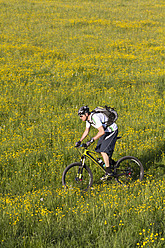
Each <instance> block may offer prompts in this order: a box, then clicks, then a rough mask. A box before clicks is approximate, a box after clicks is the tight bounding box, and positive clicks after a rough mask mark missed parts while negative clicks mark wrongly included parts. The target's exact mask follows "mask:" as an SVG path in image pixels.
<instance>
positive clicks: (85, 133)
mask: <svg viewBox="0 0 165 248" xmlns="http://www.w3.org/2000/svg"><path fill="white" fill-rule="evenodd" d="M89 130H90V128H88V127H86V129H85V131H84V133H83V135H82V137H81V139H80V141H81V142H82V141H83V140H84V139H85V138H86V136H87V135H88V133H89Z"/></svg>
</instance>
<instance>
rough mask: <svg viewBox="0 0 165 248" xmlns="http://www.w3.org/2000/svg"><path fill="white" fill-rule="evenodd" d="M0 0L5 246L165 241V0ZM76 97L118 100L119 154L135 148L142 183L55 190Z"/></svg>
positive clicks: (74, 123) (79, 128)
mask: <svg viewBox="0 0 165 248" xmlns="http://www.w3.org/2000/svg"><path fill="white" fill-rule="evenodd" d="M0 6H1V10H2V13H1V16H0V21H1V38H0V39H1V43H0V64H1V67H0V78H1V80H0V84H1V87H0V94H1V97H0V137H1V138H0V176H1V181H0V211H1V215H0V246H1V247H5V248H7V247H10V248H11V247H14V248H15V247H21V248H22V247H37V248H38V247H49V248H51V247H78V246H79V247H87V246H90V247H105V246H108V247H114V248H117V247H126V248H128V247H156V248H157V247H164V245H165V241H164V238H165V237H164V188H165V183H164V172H165V171H164V164H165V157H164V151H165V143H164V130H165V124H164V123H165V110H164V93H165V91H164V89H165V87H164V86H165V85H164V53H163V52H164V27H163V20H164V18H163V17H164V15H163V8H164V5H163V1H157V0H155V1H154V2H153V1H146V0H144V1H137V0H135V1H133V2H132V1H129V0H128V1H126V0H125V1H121V0H117V1H111V0H106V1H98V0H95V1H92V0H91V1H84V0H81V1H80V0H79V1H71V0H69V1H65V0H60V1H58V2H57V1H49V0H45V1H43V0H40V1H39V0H36V1H32V0H26V1H21V0H19V1H15V0H8V1H4V0H0ZM158 13H159V14H158ZM83 104H85V105H86V104H88V105H89V107H90V109H94V108H95V107H96V106H98V105H105V104H107V105H110V106H112V107H115V108H116V109H117V112H118V114H119V119H118V121H117V124H118V127H119V135H122V139H121V140H119V141H118V142H117V144H116V150H115V152H114V158H115V159H117V158H119V157H121V156H124V155H132V156H136V157H138V158H139V159H140V160H141V161H142V163H143V165H144V169H145V178H144V180H143V181H142V183H137V185H136V186H133V185H132V187H130V188H129V189H128V188H123V187H121V186H120V185H116V184H115V182H114V181H112V182H110V183H107V184H106V183H105V184H100V185H96V184H94V185H93V189H91V190H90V191H89V192H87V193H86V194H82V193H81V192H77V191H75V190H73V191H71V192H67V191H65V190H64V189H63V188H62V185H61V176H62V172H63V170H64V168H65V167H66V166H67V165H68V164H70V163H72V162H74V161H77V160H78V159H79V156H78V154H77V152H76V150H75V149H74V144H75V142H76V141H78V139H79V138H80V136H81V134H82V132H83V130H84V123H81V121H80V120H79V118H78V117H77V111H78V108H79V107H81V106H82V105H83ZM95 132H96V130H91V134H90V137H92V136H93V134H94V133H95ZM91 170H92V171H93V173H94V176H96V175H99V172H98V171H97V170H96V169H95V168H94V167H92V166H91Z"/></svg>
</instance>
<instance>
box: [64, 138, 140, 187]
mask: <svg viewBox="0 0 165 248" xmlns="http://www.w3.org/2000/svg"><path fill="white" fill-rule="evenodd" d="M119 138H120V137H118V139H119ZM78 148H79V149H80V148H84V150H83V152H82V153H81V152H80V153H81V160H80V162H75V163H72V164H70V165H68V166H67V167H66V168H65V170H64V172H63V175H62V184H63V186H65V187H66V188H71V189H74V188H79V189H80V190H83V191H87V190H88V189H89V188H90V187H91V186H92V184H93V174H92V171H91V169H90V168H89V166H87V165H86V163H85V161H86V158H88V159H90V160H91V161H92V162H93V163H94V164H95V165H96V166H98V167H99V168H100V169H101V170H102V171H103V172H104V173H105V172H106V171H105V168H106V167H104V163H103V161H102V160H101V159H100V158H99V157H98V153H97V152H94V151H90V150H88V147H87V146H86V144H82V145H81V146H80V147H78ZM100 160H101V162H100ZM111 169H112V171H113V176H112V177H114V178H115V180H116V181H117V183H119V184H121V185H126V186H128V185H129V184H130V183H131V182H135V181H138V180H139V181H141V180H142V179H143V176H144V168H143V165H142V163H141V162H140V161H139V159H138V158H136V157H133V156H125V157H122V158H120V159H119V160H118V161H117V162H115V164H114V165H113V166H112V167H111ZM112 177H111V178H112Z"/></svg>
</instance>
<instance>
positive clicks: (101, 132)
mask: <svg viewBox="0 0 165 248" xmlns="http://www.w3.org/2000/svg"><path fill="white" fill-rule="evenodd" d="M103 134H105V131H104V128H103V126H101V127H99V128H98V133H97V134H96V136H95V137H93V139H94V140H97V139H99V138H100V137H101V136H102V135H103Z"/></svg>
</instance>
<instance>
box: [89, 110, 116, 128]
mask: <svg viewBox="0 0 165 248" xmlns="http://www.w3.org/2000/svg"><path fill="white" fill-rule="evenodd" d="M95 113H102V114H104V115H106V116H107V117H108V120H107V121H106V123H104V124H106V126H110V125H112V124H113V123H114V122H115V121H116V120H117V118H118V114H117V112H116V110H115V109H114V108H111V107H107V106H106V105H105V107H96V108H95V109H94V110H93V111H92V112H91V114H92V115H93V114H95Z"/></svg>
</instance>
